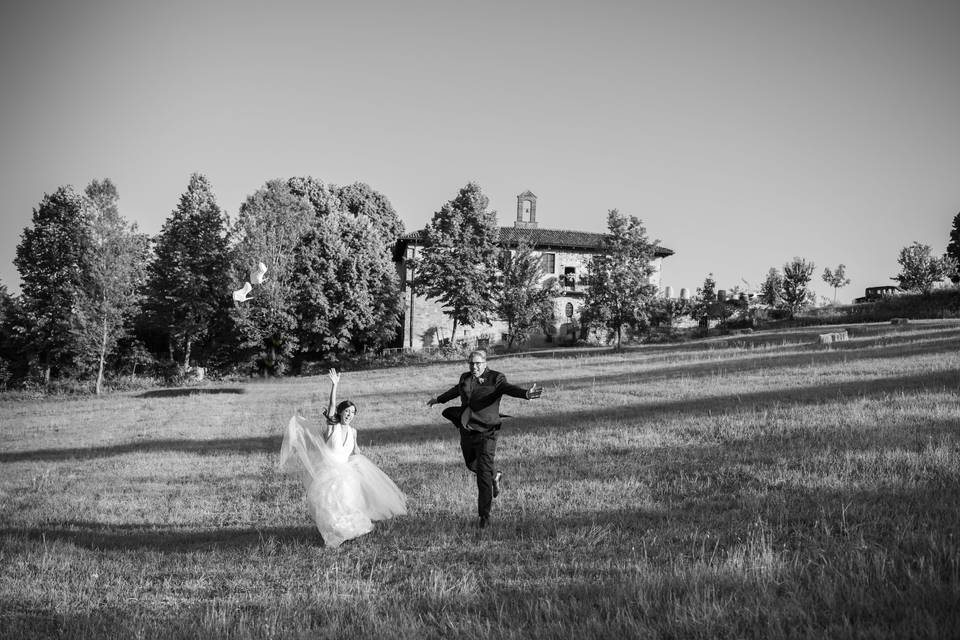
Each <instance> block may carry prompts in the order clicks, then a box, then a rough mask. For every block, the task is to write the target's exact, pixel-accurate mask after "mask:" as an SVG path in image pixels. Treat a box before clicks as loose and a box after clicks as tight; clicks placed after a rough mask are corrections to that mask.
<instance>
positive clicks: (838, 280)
mask: <svg viewBox="0 0 960 640" xmlns="http://www.w3.org/2000/svg"><path fill="white" fill-rule="evenodd" d="M822 278H823V281H824V282H826V283H827V284H828V285H830V286H831V287H833V302H834V304H836V302H837V289H839V288H840V287H845V286H847V285H848V284H850V278H848V277H847V267H846V266H845V265H842V264H841V265H839V266H837V269H836V270H835V271H831V270H830V267H827V268H825V269H824V270H823V276H822Z"/></svg>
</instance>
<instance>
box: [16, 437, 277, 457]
mask: <svg viewBox="0 0 960 640" xmlns="http://www.w3.org/2000/svg"><path fill="white" fill-rule="evenodd" d="M280 442H281V436H279V435H275V436H260V437H250V438H216V439H211V440H190V439H184V438H179V439H163V440H144V441H142V442H124V443H122V444H113V445H106V446H102V447H73V448H69V449H36V450H33V451H8V452H4V453H0V463H4V462H23V461H29V460H47V461H56V460H71V459H76V460H92V459H96V458H107V457H110V456H118V455H124V454H127V453H157V452H162V451H181V452H183V453H196V454H200V455H217V454H220V453H224V452H227V453H231V452H238V453H253V452H257V451H277V452H279V451H280Z"/></svg>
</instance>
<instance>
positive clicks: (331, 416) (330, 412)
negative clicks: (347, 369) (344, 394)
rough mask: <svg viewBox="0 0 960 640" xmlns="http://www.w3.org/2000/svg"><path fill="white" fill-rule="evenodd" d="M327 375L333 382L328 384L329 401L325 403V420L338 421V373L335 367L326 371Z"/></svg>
mask: <svg viewBox="0 0 960 640" xmlns="http://www.w3.org/2000/svg"><path fill="white" fill-rule="evenodd" d="M327 377H328V378H330V382H332V383H333V384H332V385H330V402H329V404H327V411H326V415H327V421H328V422H329V421H331V420H332V421H336V422H339V421H340V416H338V415H337V385H339V384H340V374H339V373H338V372H337V370H336V369H330V371H329V372H328V373H327Z"/></svg>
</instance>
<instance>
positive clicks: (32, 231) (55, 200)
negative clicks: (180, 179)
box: [14, 186, 90, 382]
mask: <svg viewBox="0 0 960 640" xmlns="http://www.w3.org/2000/svg"><path fill="white" fill-rule="evenodd" d="M86 215H87V214H86V210H85V207H84V201H83V197H82V196H80V194H78V193H76V192H75V191H74V190H73V188H72V187H70V186H65V187H60V188H59V189H57V190H56V191H55V192H54V193H53V194H50V195H45V196H44V197H43V200H42V201H41V202H40V206H39V207H38V208H36V209H34V210H33V221H32V222H33V226H32V227H27V228H25V229H24V230H23V233H22V234H21V236H20V244H18V245H17V256H16V258H15V259H14V264H15V265H16V266H17V270H18V271H19V272H20V280H21V291H22V303H23V311H24V314H25V320H26V322H27V323H28V325H29V329H28V331H29V337H28V346H27V348H28V349H29V350H30V351H31V352H32V353H33V354H35V355H36V356H37V357H38V358H39V360H40V366H41V368H42V372H43V374H42V375H43V379H44V381H45V382H49V381H50V376H51V371H52V370H53V369H54V368H56V367H63V366H67V365H71V364H73V362H74V358H75V355H76V344H75V343H74V339H73V335H72V334H71V332H70V329H71V327H72V324H73V317H74V311H75V310H76V308H77V296H78V291H79V290H80V289H81V287H82V284H83V283H82V278H83V257H84V254H85V251H86V247H87V244H88V243H89V241H90V240H89V237H88V226H87V219H86Z"/></svg>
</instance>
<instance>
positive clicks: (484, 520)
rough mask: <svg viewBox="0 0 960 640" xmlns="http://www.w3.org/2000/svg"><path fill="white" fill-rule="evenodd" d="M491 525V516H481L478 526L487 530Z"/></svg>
mask: <svg viewBox="0 0 960 640" xmlns="http://www.w3.org/2000/svg"><path fill="white" fill-rule="evenodd" d="M489 523H490V516H480V522H478V523H477V525H478V526H479V527H480V528H481V529H486V528H487V525H488V524H489Z"/></svg>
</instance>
